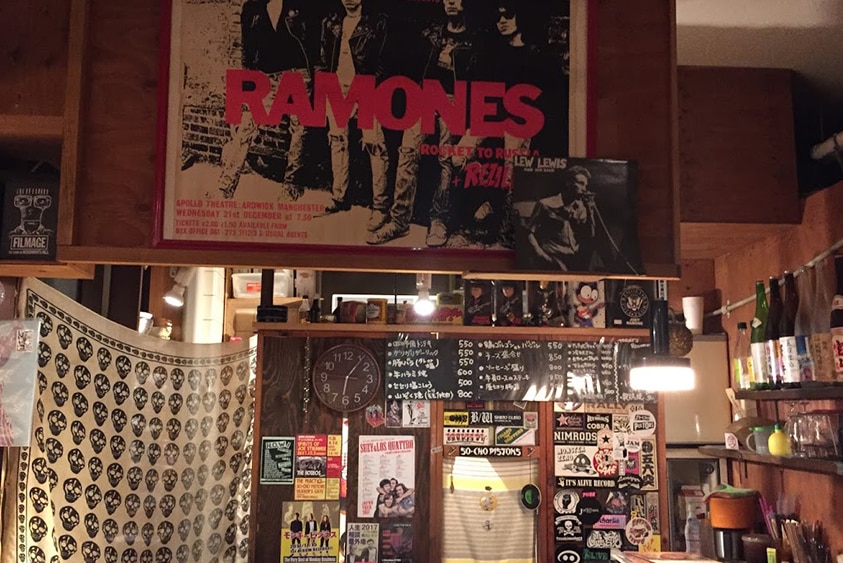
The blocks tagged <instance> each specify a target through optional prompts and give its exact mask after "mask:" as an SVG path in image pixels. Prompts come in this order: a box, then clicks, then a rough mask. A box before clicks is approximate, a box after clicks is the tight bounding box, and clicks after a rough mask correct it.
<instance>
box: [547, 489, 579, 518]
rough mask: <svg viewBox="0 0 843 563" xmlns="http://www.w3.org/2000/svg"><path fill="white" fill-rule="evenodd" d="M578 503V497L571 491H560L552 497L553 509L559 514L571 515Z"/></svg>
mask: <svg viewBox="0 0 843 563" xmlns="http://www.w3.org/2000/svg"><path fill="white" fill-rule="evenodd" d="M579 502H580V495H579V493H577V491H575V490H573V489H561V490H559V491H556V495H555V496H554V497H553V509H554V510H556V512H558V513H559V514H573V513H574V512H576V510H577V504H579Z"/></svg>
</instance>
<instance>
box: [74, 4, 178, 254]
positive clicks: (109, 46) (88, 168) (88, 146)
mask: <svg viewBox="0 0 843 563" xmlns="http://www.w3.org/2000/svg"><path fill="white" fill-rule="evenodd" d="M161 5H162V2H161V1H160V0H141V1H138V2H128V3H122V2H121V3H118V2H109V1H107V0H91V2H90V7H89V16H88V17H89V29H88V41H89V46H88V56H87V69H86V71H87V79H88V87H87V90H86V91H85V92H84V93H83V96H82V105H83V121H84V125H83V127H82V135H81V139H80V145H81V148H80V151H81V153H82V154H81V162H80V170H79V173H78V178H79V185H78V189H77V190H76V208H75V221H74V229H75V232H74V241H75V242H76V243H78V244H92V245H99V246H125V247H133V248H134V247H148V246H150V245H151V242H152V205H153V195H154V187H155V153H156V145H155V132H156V117H157V115H156V112H157V97H156V96H157V93H158V53H159V48H158V40H159V33H158V28H159V23H160V22H159V20H160V7H161Z"/></svg>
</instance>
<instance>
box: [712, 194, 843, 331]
mask: <svg viewBox="0 0 843 563" xmlns="http://www.w3.org/2000/svg"><path fill="white" fill-rule="evenodd" d="M802 207H803V211H802V216H803V218H802V223H801V224H800V225H797V226H793V227H786V228H784V229H783V230H782V231H781V232H780V233H779V234H777V235H775V236H772V237H767V238H765V239H762V240H760V241H758V242H756V243H752V244H750V245H747V246H744V247H742V248H734V249H728V248H727V249H724V251H723V252H724V254H723V255H722V256H720V257H719V258H717V259H716V260H715V278H716V282H717V287H718V288H719V289H720V291H721V293H722V299H723V302H724V303H726V302H727V301H730V302H732V303H735V302H737V301H739V300H741V299H743V298H745V297H750V296H752V295H754V293H755V285H754V284H755V280H764V281H765V282H766V280H767V278H769V277H770V276H773V275H775V276H779V277H781V275H782V272H784V270H791V271H795V270H796V269H797V268H799V267H800V266H802V265H803V264H805V263H806V262H807V261H808V260H810V259H811V258H813V257H814V256H816V255H818V254H819V253H820V252H822V251H823V250H825V249H826V248H828V247H829V246H831V245H832V244H833V243H835V242H837V241H838V240H840V239H841V238H843V221H841V220H840V218H841V217H843V182H841V183H838V184H835V185H834V186H831V187H829V188H826V189H825V190H822V191H820V192H816V193H814V194H811V195H810V196H808V197H807V198H806V199H804V200H802ZM828 266H829V268H831V269H832V270H833V266H832V265H831V263H830V262H829V264H828ZM827 271H828V270H827ZM754 310H755V306H754V304H753V303H749V304H747V305H745V306H743V307H741V308H739V309H736V310H734V311H733V312H732V317H733V318H732V319H731V320H730V321H729V322H724V326H726V328H728V329H729V330H730V331H733V330H734V328H735V327H734V325H735V323H737V322H738V321H742V320H743V321H749V320H750V319H751V318H752V314H753V311H754Z"/></svg>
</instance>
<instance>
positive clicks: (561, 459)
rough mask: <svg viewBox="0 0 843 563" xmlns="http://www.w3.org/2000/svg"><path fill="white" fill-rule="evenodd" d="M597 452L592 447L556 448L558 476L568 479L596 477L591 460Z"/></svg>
mask: <svg viewBox="0 0 843 563" xmlns="http://www.w3.org/2000/svg"><path fill="white" fill-rule="evenodd" d="M596 452H597V448H596V447H592V446H554V454H555V468H556V475H558V476H568V477H581V476H596V475H597V470H596V469H595V468H594V466H593V464H592V461H591V458H592V456H594V454H595V453H596Z"/></svg>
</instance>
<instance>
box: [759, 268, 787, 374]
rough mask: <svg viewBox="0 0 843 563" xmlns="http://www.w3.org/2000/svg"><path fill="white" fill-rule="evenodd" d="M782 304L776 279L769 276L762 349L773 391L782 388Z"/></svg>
mask: <svg viewBox="0 0 843 563" xmlns="http://www.w3.org/2000/svg"><path fill="white" fill-rule="evenodd" d="M783 312H784V304H783V303H782V294H781V292H780V291H779V280H778V278H775V277H772V276H770V308H769V311H768V313H767V326H766V328H765V330H764V348H765V350H766V352H767V371H768V372H769V375H768V380H769V382H770V386H771V387H772V388H773V389H780V388H781V386H782V349H781V345H780V344H779V323H780V322H781V320H782V313H783Z"/></svg>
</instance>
